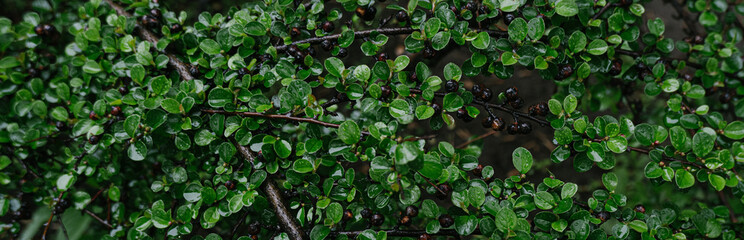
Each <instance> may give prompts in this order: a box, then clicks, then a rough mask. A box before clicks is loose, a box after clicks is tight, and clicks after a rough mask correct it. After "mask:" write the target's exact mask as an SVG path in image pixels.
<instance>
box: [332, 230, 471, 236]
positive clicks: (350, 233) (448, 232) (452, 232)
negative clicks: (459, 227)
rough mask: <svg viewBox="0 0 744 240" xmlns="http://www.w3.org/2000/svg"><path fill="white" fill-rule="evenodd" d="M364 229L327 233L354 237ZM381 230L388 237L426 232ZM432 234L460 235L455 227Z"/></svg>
mask: <svg viewBox="0 0 744 240" xmlns="http://www.w3.org/2000/svg"><path fill="white" fill-rule="evenodd" d="M364 231H365V230H357V231H333V232H331V233H330V234H329V236H330V237H337V236H339V235H346V236H347V237H355V236H358V235H359V234H362V232H364ZM380 231H382V232H385V233H387V236H388V237H415V238H418V237H419V236H421V235H422V234H424V233H426V231H424V230H400V229H388V230H380ZM429 235H432V236H453V237H460V234H459V233H457V231H455V229H441V230H439V232H437V233H434V234H429ZM471 235H481V232H480V229H476V230H475V231H474V232H473V233H472V234H471Z"/></svg>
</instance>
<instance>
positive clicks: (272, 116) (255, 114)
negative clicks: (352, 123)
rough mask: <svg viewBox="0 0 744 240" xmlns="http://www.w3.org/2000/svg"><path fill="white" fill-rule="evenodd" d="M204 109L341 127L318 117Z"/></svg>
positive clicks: (366, 133) (225, 113)
mask: <svg viewBox="0 0 744 240" xmlns="http://www.w3.org/2000/svg"><path fill="white" fill-rule="evenodd" d="M202 111H203V112H205V113H215V114H223V115H230V116H242V117H257V118H268V119H283V120H288V121H294V122H306V123H312V124H317V125H320V126H324V127H329V128H339V126H340V125H338V124H335V123H329V122H323V121H320V120H317V119H312V118H301V117H293V116H289V115H280V114H263V113H258V112H228V111H224V110H216V109H205V110H202ZM362 135H369V132H368V131H362Z"/></svg>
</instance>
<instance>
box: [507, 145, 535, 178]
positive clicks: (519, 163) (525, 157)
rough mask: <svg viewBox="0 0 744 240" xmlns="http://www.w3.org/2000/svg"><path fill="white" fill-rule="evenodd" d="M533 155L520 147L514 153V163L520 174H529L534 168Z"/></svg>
mask: <svg viewBox="0 0 744 240" xmlns="http://www.w3.org/2000/svg"><path fill="white" fill-rule="evenodd" d="M532 161H533V160H532V153H530V151H528V150H527V149H525V148H523V147H518V148H517V149H514V152H512V163H513V164H514V167H515V168H516V169H517V171H519V172H520V173H527V172H529V171H530V168H532Z"/></svg>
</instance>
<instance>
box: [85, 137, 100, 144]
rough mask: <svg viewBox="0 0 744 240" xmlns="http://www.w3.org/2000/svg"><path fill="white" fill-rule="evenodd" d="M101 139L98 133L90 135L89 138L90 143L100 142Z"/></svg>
mask: <svg viewBox="0 0 744 240" xmlns="http://www.w3.org/2000/svg"><path fill="white" fill-rule="evenodd" d="M100 140H101V138H100V137H99V136H98V135H93V136H90V138H88V143H90V144H93V145H95V144H98V141H100Z"/></svg>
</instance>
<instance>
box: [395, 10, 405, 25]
mask: <svg viewBox="0 0 744 240" xmlns="http://www.w3.org/2000/svg"><path fill="white" fill-rule="evenodd" d="M395 19H397V20H398V22H408V13H407V12H406V11H403V10H401V11H398V14H395Z"/></svg>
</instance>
